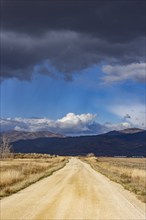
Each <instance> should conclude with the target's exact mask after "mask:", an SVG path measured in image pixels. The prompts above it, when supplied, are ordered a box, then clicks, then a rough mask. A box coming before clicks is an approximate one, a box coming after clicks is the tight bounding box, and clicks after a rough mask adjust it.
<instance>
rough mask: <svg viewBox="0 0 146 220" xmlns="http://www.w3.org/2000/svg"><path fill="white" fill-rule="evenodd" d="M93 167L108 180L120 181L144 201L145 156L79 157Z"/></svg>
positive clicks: (145, 200) (145, 188)
mask: <svg viewBox="0 0 146 220" xmlns="http://www.w3.org/2000/svg"><path fill="white" fill-rule="evenodd" d="M80 159H82V160H83V161H85V162H87V163H89V164H90V165H91V167H92V168H93V169H95V170H96V171H98V172H100V173H102V174H104V175H105V176H107V177H108V178H109V179H110V180H112V181H115V182H117V183H120V184H121V185H122V186H123V187H124V188H125V189H127V190H129V191H131V192H133V193H135V194H136V196H137V197H138V199H140V200H141V201H142V202H145V203H146V159H145V158H100V157H99V158H97V157H89V158H88V157H83V158H80Z"/></svg>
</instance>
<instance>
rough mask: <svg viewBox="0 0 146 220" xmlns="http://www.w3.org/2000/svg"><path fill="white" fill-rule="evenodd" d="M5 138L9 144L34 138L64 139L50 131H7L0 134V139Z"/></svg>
mask: <svg viewBox="0 0 146 220" xmlns="http://www.w3.org/2000/svg"><path fill="white" fill-rule="evenodd" d="M2 137H6V138H8V139H9V141H10V142H15V141H19V140H32V139H36V138H50V137H59V138H62V137H64V136H63V135H61V134H55V133H52V132H50V131H37V132H25V131H9V132H2V133H0V139H2Z"/></svg>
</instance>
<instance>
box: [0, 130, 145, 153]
mask: <svg viewBox="0 0 146 220" xmlns="http://www.w3.org/2000/svg"><path fill="white" fill-rule="evenodd" d="M2 136H5V137H8V138H9V140H10V142H11V144H12V146H13V151H14V152H16V153H19V152H20V153H47V154H55V155H70V156H78V155H86V154H88V153H93V154H95V155H96V156H127V157H131V156H134V157H143V156H144V157H145V156H146V131H145V130H141V129H137V128H132V129H125V130H122V131H110V132H108V133H106V134H101V135H93V136H79V137H65V136H63V135H60V134H54V133H52V132H46V131H41V132H9V133H3V134H2V133H1V138H2Z"/></svg>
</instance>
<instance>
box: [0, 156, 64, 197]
mask: <svg viewBox="0 0 146 220" xmlns="http://www.w3.org/2000/svg"><path fill="white" fill-rule="evenodd" d="M18 156H19V158H18V159H8V160H6V159H5V160H2V161H1V163H0V172H1V174H0V197H3V196H7V195H10V194H12V193H15V192H17V191H19V190H20V189H23V188H25V187H27V186H29V185H30V184H32V183H35V182H36V181H38V180H40V179H42V178H44V177H46V176H49V175H51V174H52V173H53V172H55V171H56V170H58V169H61V168H62V167H64V166H65V164H66V163H67V162H68V159H67V158H65V157H58V156H57V157H55V156H54V157H51V156H47V155H40V154H39V155H36V154H34V155H25V156H24V155H22V154H21V157H22V156H23V157H25V159H20V155H17V156H16V155H15V157H18Z"/></svg>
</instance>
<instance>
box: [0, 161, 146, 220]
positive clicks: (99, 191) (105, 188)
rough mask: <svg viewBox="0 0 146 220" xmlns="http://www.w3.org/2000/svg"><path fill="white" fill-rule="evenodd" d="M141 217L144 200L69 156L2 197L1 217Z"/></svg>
mask: <svg viewBox="0 0 146 220" xmlns="http://www.w3.org/2000/svg"><path fill="white" fill-rule="evenodd" d="M11 219H14V220H18V219H19V220H28V219H29V220H31V219H33V220H43V219H46V220H49V219H50V220H69V219H70V220H75V219H76V220H79V219H83V220H85V219H88V220H92V219H94V220H95V219H101V220H104V219H109V220H114V219H116V220H118V219H121V220H141V219H143V220H144V219H146V207H145V204H144V203H142V202H140V201H139V200H138V199H137V198H136V197H135V196H134V195H133V194H132V193H130V192H129V191H127V190H124V189H123V187H122V186H121V185H119V184H117V183H114V182H112V181H110V180H109V179H108V178H107V177H105V176H103V175H102V174H100V173H98V172H96V171H94V170H93V169H92V168H91V167H90V165H88V164H86V163H84V162H82V161H81V160H79V159H77V158H71V159H70V160H69V163H67V164H66V166H65V167H64V168H63V169H61V170H59V171H57V172H55V173H54V174H53V175H52V176H49V177H47V178H45V179H43V180H40V181H38V182H37V183H35V184H32V185H31V186H29V187H27V188H26V189H24V190H21V191H19V192H18V193H16V194H13V195H11V196H9V197H6V198H3V199H2V200H1V220H11Z"/></svg>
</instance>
